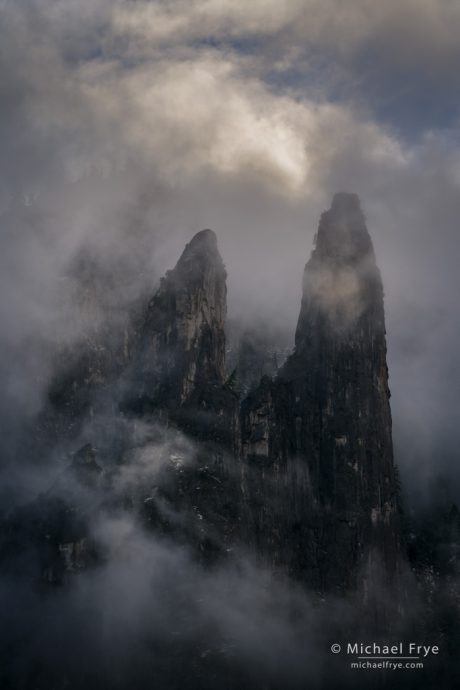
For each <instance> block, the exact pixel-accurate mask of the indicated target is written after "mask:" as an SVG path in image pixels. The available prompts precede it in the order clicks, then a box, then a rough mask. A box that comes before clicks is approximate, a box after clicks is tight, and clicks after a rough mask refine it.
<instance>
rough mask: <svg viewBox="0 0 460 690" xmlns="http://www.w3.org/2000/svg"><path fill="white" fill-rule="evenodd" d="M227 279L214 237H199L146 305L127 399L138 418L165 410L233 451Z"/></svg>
mask: <svg viewBox="0 0 460 690" xmlns="http://www.w3.org/2000/svg"><path fill="white" fill-rule="evenodd" d="M226 277H227V274H226V271H225V267H224V264H223V261H222V258H221V256H220V254H219V251H218V248H217V240H216V236H215V234H214V232H212V231H211V230H203V231H202V232H199V233H198V234H196V235H195V236H194V237H193V239H192V240H191V242H189V244H188V245H187V246H186V247H185V249H184V252H183V254H182V256H181V257H180V259H179V261H178V262H177V264H176V266H175V268H174V269H173V270H171V271H168V272H167V273H166V275H165V277H164V278H163V279H162V281H161V284H160V287H159V289H158V291H157V292H156V294H155V295H154V297H153V298H152V300H151V301H150V303H149V305H148V308H147V312H146V315H145V319H144V321H143V324H142V326H141V328H140V338H139V347H138V349H137V351H135V352H134V354H133V358H132V371H133V372H134V376H133V378H132V381H131V384H130V390H129V393H130V396H131V403H132V404H133V405H134V407H136V408H137V409H138V410H139V411H141V412H148V411H149V410H158V409H161V410H164V411H165V413H166V414H167V415H168V417H169V418H171V419H174V420H175V421H176V422H177V423H179V425H180V427H181V428H182V429H183V430H184V431H187V432H190V433H191V434H192V435H194V436H197V437H199V438H203V439H204V440H209V439H210V438H212V439H213V440H219V441H222V442H225V443H226V444H228V445H231V446H232V445H233V443H234V441H235V438H236V429H235V425H236V424H237V421H238V415H237V404H236V396H234V395H233V394H232V393H231V392H230V391H229V390H227V389H226V388H225V387H224V384H225V378H226V372H225V330H224V329H225V318H226V312H227V299H226V298H227V287H226Z"/></svg>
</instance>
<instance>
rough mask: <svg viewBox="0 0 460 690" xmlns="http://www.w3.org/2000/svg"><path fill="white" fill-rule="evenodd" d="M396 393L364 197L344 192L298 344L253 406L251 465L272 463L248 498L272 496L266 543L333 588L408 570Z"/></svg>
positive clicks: (246, 443) (248, 420)
mask: <svg viewBox="0 0 460 690" xmlns="http://www.w3.org/2000/svg"><path fill="white" fill-rule="evenodd" d="M389 397H390V393H389V389H388V370H387V364H386V342H385V321H384V308H383V289H382V282H381V277H380V272H379V270H378V268H377V266H376V262H375V255H374V250H373V247H372V241H371V239H370V236H369V233H368V231H367V228H366V224H365V220H364V216H363V214H362V211H361V208H360V204H359V199H358V197H357V196H356V195H354V194H344V193H341V194H336V195H335V197H334V199H333V202H332V206H331V208H330V210H329V211H327V212H325V213H324V214H323V215H322V217H321V221H320V224H319V229H318V234H317V237H316V246H315V248H314V250H313V253H312V256H311V258H310V260H309V262H308V263H307V265H306V268H305V273H304V281H303V296H302V306H301V311H300V316H299V321H298V325H297V331H296V337H295V350H294V352H293V354H292V355H291V357H290V358H289V359H288V361H287V362H286V364H285V365H284V367H283V368H282V370H281V371H280V373H279V376H278V378H277V379H276V380H275V381H274V382H269V381H265V382H264V383H263V385H262V386H261V387H260V388H259V390H258V391H257V392H256V393H255V394H254V395H253V396H252V397H251V398H249V399H248V401H246V403H245V404H244V405H243V425H242V427H243V452H244V456H245V458H246V460H247V462H248V463H249V467H250V466H251V461H254V460H256V461H257V463H258V466H259V467H261V466H264V467H265V471H264V473H263V477H262V478H261V477H259V478H258V479H255V476H256V475H257V471H256V472H255V473H254V471H252V470H250V469H248V471H247V477H248V495H249V496H250V495H253V496H254V497H255V500H256V502H257V500H258V496H259V498H260V492H261V491H262V492H264V491H266V492H268V499H267V500H263V501H261V503H262V505H261V508H260V512H259V518H258V520H259V524H258V526H257V529H258V533H259V535H262V536H261V537H260V540H261V547H262V549H263V550H266V551H267V553H268V552H271V553H277V552H278V550H277V547H276V542H277V541H279V560H280V562H283V561H284V562H287V563H289V564H290V567H291V569H292V570H293V571H294V572H295V573H296V574H297V575H300V576H305V577H306V578H307V580H308V581H309V582H311V583H312V584H313V585H314V586H316V587H318V588H319V589H321V590H327V589H331V588H332V589H334V588H336V589H344V588H345V589H346V588H349V587H353V586H354V585H355V584H357V581H358V579H359V577H360V575H363V576H364V572H365V570H366V569H368V566H369V565H372V564H373V563H374V562H376V561H379V562H383V563H384V566H385V567H384V570H385V572H388V573H389V574H390V575H391V574H392V573H394V572H395V570H397V567H398V559H399V552H400V547H399V538H400V534H399V512H398V495H397V493H398V492H397V480H396V476H395V467H394V464H393V448H392V436H391V413H390V405H389ZM252 465H253V466H254V462H252ZM260 479H261V481H262V484H264V483H265V487H266V488H265V489H263V488H261V487H260V481H259V486H258V480H260ZM283 487H284V488H283ZM254 492H255V494H254ZM283 492H284V493H285V494H286V495H285V496H284V497H283V496H282V495H281V494H282V493H283ZM287 496H290V500H289V501H286V497H287ZM250 500H251V499H250ZM270 503H271V505H272V506H273V505H274V506H275V513H273V512H272V513H271V514H270V512H269V510H270V508H269V507H268V506H269V505H270ZM283 505H285V506H286V507H287V506H288V505H290V506H291V507H292V511H291V512H289V511H287V510H286V509H283V508H282V506H283ZM277 506H278V507H279V510H280V511H281V513H280V514H279V515H276V510H277V509H278V508H277ZM265 542H266V543H265ZM338 563H340V567H338V565H337V564H338Z"/></svg>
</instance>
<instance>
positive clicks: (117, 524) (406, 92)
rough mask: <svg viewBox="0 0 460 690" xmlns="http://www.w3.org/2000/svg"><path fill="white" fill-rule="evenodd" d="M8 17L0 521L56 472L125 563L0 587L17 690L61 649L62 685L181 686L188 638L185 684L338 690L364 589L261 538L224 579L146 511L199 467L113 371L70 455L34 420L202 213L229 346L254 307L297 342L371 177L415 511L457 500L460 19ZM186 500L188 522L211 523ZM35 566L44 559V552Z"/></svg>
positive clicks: (33, 10) (394, 383) (289, 12)
mask: <svg viewBox="0 0 460 690" xmlns="http://www.w3.org/2000/svg"><path fill="white" fill-rule="evenodd" d="M370 8H371V9H372V11H369V10H370ZM0 14H1V21H0V46H1V49H0V150H1V153H2V155H1V156H0V319H1V322H2V332H1V336H0V382H1V383H0V419H1V442H0V443H1V445H0V448H1V452H0V481H1V490H0V497H1V499H2V508H1V513H2V519H3V518H5V519H7V518H8V516H9V515H10V514H11V513H10V511H14V510H16V509H18V508H19V509H21V507H23V506H25V505H30V504H34V502H35V501H37V500H42V499H43V496H46V495H47V492H49V491H50V488H51V487H54V488H53V489H52V491H51V493H52V494H53V495H55V496H57V497H58V498H59V499H63V500H64V499H65V500H68V498H69V496H70V500H71V502H73V501H75V497H76V496H77V495H78V496H79V497H80V499H81V500H82V506H84V517H85V519H86V518H87V517H88V515H90V516H91V529H90V531H89V532H88V533H85V535H84V538H85V539H86V540H88V543H92V542H94V544H97V550H98V552H99V553H102V554H104V555H103V557H102V561H101V562H98V563H97V567H96V564H91V566H92V567H90V568H89V569H88V570H87V571H86V570H85V571H84V572H78V577H77V576H75V577H73V578H71V582H70V584H69V589H68V590H64V589H62V590H59V591H56V592H53V595H52V596H51V595H49V594H47V595H46V596H45V597H42V596H41V594H42V593H41V592H40V593H37V592H36V591H33V590H32V589H31V588H30V587H29V585H30V583H29V582H25V581H23V580H22V579H21V578H19V579H18V578H17V577H16V575H15V573H14V572H13V573H10V574H7V575H4V576H2V581H1V586H0V597H1V604H0V605H1V608H2V611H3V617H4V620H3V626H2V628H3V632H4V633H5V638H4V639H3V640H2V646H3V645H6V647H4V648H6V649H10V648H11V649H15V650H17V649H19V650H20V655H19V656H14V655H13V661H12V666H11V667H10V668H9V669H8V673H9V674H10V675H9V676H6V675H5V676H4V682H5V683H10V685H8V684H6V685H5V687H6V688H11V690H13V687H14V688H16V687H18V688H19V687H28V685H27V683H29V682H31V679H33V680H35V681H36V683H37V687H42V685H41V683H44V682H45V680H44V679H45V678H49V676H47V675H46V674H47V673H48V672H49V669H50V667H51V666H52V664H53V663H56V666H55V668H54V671H53V673H54V674H55V675H54V676H53V677H52V682H54V683H55V685H54V686H53V685H52V686H51V687H52V688H54V687H56V689H57V688H58V687H61V686H59V685H58V683H59V682H61V679H62V677H63V675H62V674H63V673H64V671H63V669H65V674H67V676H71V677H72V678H73V679H74V681H75V687H90V688H91V687H103V686H101V685H100V683H101V682H105V683H108V685H107V687H114V688H118V687H119V688H124V687H127V685H126V683H128V681H129V680H130V679H131V681H132V683H133V685H132V687H145V683H147V682H148V681H149V678H151V676H152V674H153V675H154V676H156V677H158V678H160V679H161V680H160V682H162V683H163V686H164V687H176V685H174V683H176V682H177V676H175V675H174V669H173V668H166V665H165V666H162V665H161V660H162V657H163V655H164V654H165V651H166V650H168V654H169V653H171V650H173V656H174V658H175V659H176V660H177V664H183V669H182V671H183V672H182V675H181V677H182V678H187V677H188V676H190V684H189V685H186V684H185V685H181V688H183V687H190V688H192V687H203V688H205V687H209V688H211V687H213V685H212V682H213V678H214V677H215V675H213V674H214V673H218V672H219V673H221V672H222V669H224V670H225V669H231V673H232V674H233V673H234V674H235V677H234V678H233V676H232V677H231V682H233V684H234V685H233V686H231V687H235V688H237V687H240V686H241V687H244V686H243V685H241V684H242V683H248V682H250V681H251V682H253V683H254V685H252V686H251V687H255V688H257V687H260V688H264V687H268V685H266V684H267V683H268V682H269V681H271V682H274V683H275V684H278V685H279V687H293V688H294V687H303V686H302V683H303V682H304V679H305V675H306V674H308V677H309V678H310V680H311V684H312V685H311V687H315V684H318V687H320V684H321V682H324V674H325V673H326V676H327V665H328V664H329V663H330V657H327V656H325V650H327V649H328V645H329V646H330V643H331V641H334V637H333V636H334V633H336V632H337V630H338V629H340V630H341V631H342V632H343V630H344V629H347V626H348V629H353V626H354V625H355V624H356V620H355V618H354V614H353V601H335V600H332V601H329V602H321V601H320V599H318V597H316V595H314V594H312V595H311V596H310V595H308V594H306V593H305V591H304V590H301V589H300V587H299V588H298V587H297V586H294V585H293V584H292V583H291V582H287V580H286V579H285V578H284V576H283V575H282V574H281V575H280V574H273V573H271V572H269V571H268V570H267V569H266V568H265V566H264V565H263V564H261V563H260V562H257V561H256V560H255V559H254V558H253V556H252V555H249V554H244V553H243V554H238V558H236V557H234V556H233V555H232V554H229V555H228V562H227V561H225V562H224V563H223V564H221V563H219V564H217V565H215V567H214V568H213V569H211V570H210V571H206V570H203V569H202V568H201V566H200V565H198V564H197V562H196V558H195V556H196V554H192V553H191V552H190V548H189V547H188V546H187V545H186V544H185V543H177V541H174V542H173V540H169V539H168V537H166V536H164V535H163V536H158V535H157V534H155V535H152V533H150V532H148V529H146V526H145V524H143V523H142V524H141V523H140V522H138V521H137V519H136V518H135V517H133V515H132V514H131V513H130V512H129V510H126V509H125V507H124V502H126V501H128V503H129V501H131V505H132V504H134V503H135V504H136V508H139V509H140V510H142V506H143V503H144V501H148V499H149V496H151V495H153V493H154V492H155V491H156V487H157V485H158V482H159V481H160V478H161V477H163V478H164V476H167V475H168V472H173V473H174V472H177V471H179V470H180V467H182V466H184V467H187V463H192V462H194V461H195V459H196V457H197V456H199V449H198V450H197V448H196V446H195V445H194V442H193V441H191V440H190V439H189V438H187V437H185V436H183V435H180V434H179V435H174V434H172V432H171V431H170V430H168V429H165V428H162V427H159V426H157V425H156V423H155V424H154V423H153V422H152V423H150V422H149V423H148V424H146V425H145V426H142V425H140V424H138V425H137V426H135V425H134V426H132V425H131V424H130V423H129V421H127V420H126V419H120V418H118V417H117V418H115V416H114V414H113V401H114V400H117V399H118V398H117V395H118V394H119V391H115V390H114V389H113V388H110V389H107V390H106V391H104V395H103V396H101V400H97V401H95V402H94V409H95V410H96V411H95V412H94V414H92V416H91V415H89V416H88V417H87V418H86V419H85V425H84V426H83V428H82V429H81V430H79V431H78V432H75V434H74V435H73V436H72V434H69V436H68V438H66V439H65V440H63V441H61V442H60V443H58V444H56V445H55V446H54V448H53V449H52V450H51V451H50V450H49V449H46V450H44V448H45V446H44V445H43V444H42V443H41V441H40V439H39V438H38V437H36V436H35V431H34V430H35V428H36V427H35V426H34V425H35V423H36V420H37V418H42V416H43V415H45V414H46V409H47V405H48V403H49V391H50V386H51V385H52V383H53V381H54V380H55V378H56V376H57V374H59V373H60V371H61V369H62V364H63V363H67V361H68V359H67V358H68V353H69V352H74V353H77V354H78V353H81V352H84V351H85V347H87V345H88V343H92V342H93V341H94V340H97V338H98V337H99V335H100V334H101V333H105V332H111V333H114V334H116V335H115V337H114V340H116V342H117V343H118V340H119V341H120V342H122V341H123V338H124V334H125V332H126V330H127V329H128V328H129V324H130V323H131V320H132V319H133V318H134V319H135V318H136V315H137V314H138V313H139V310H141V309H142V307H143V305H145V304H146V303H148V301H149V299H151V297H152V296H153V294H154V293H155V291H156V289H157V287H158V284H159V281H160V278H161V277H162V276H163V275H164V274H165V273H166V271H167V270H169V269H172V268H173V267H174V265H175V264H176V262H177V260H178V258H179V256H180V254H181V252H182V250H183V247H184V245H185V243H186V242H188V241H189V240H190V239H191V238H192V237H193V235H194V234H195V233H196V232H198V231H200V230H202V229H204V228H212V229H213V230H214V231H215V233H216V234H217V237H218V244H219V250H220V253H221V255H222V257H223V260H224V262H225V265H226V270H227V275H228V277H227V285H228V324H229V333H228V342H229V343H232V342H233V340H232V338H233V337H234V334H235V333H236V334H240V333H244V332H245V331H246V330H247V331H249V332H250V331H251V328H254V324H258V326H257V327H258V330H259V332H264V333H266V334H267V337H270V338H271V340H272V342H271V344H272V345H273V346H274V347H276V348H279V350H280V351H281V350H282V351H283V352H285V351H286V350H289V348H293V346H294V334H295V328H296V323H297V319H298V316H299V310H300V304H301V297H302V276H303V270H304V266H305V263H306V262H307V261H308V259H309V256H310V253H311V251H312V249H313V247H314V238H315V234H316V232H317V228H318V222H319V218H320V215H321V213H322V212H323V211H324V210H325V209H327V208H328V207H329V206H330V202H331V198H332V196H333V194H334V193H335V192H337V191H350V192H355V193H357V194H358V195H359V197H360V199H361V204H362V207H363V210H364V213H365V216H366V220H367V227H368V229H369V232H370V235H371V237H372V241H373V244H374V248H375V254H376V259H377V264H378V266H379V268H380V271H381V273H382V279H383V285H384V291H385V314H386V329H387V344H388V365H389V375H390V381H389V383H390V389H391V393H392V397H391V409H392V417H393V440H394V446H395V460H396V463H397V465H398V467H399V469H400V473H401V481H402V493H403V499H404V505H405V509H406V512H407V513H408V514H409V515H412V514H413V513H415V514H422V513H423V511H424V510H425V509H427V506H428V507H430V506H431V504H432V503H434V502H436V501H438V500H439V501H441V502H445V503H446V504H449V505H450V503H451V502H455V501H457V502H458V501H459V498H460V496H459V491H460V475H459V472H458V450H457V448H458V440H457V427H458V404H457V391H458V390H459V388H460V368H459V366H458V355H457V349H458V347H457V343H458V341H459V339H460V319H459V310H458V298H457V293H458V256H460V234H459V232H458V219H459V217H460V193H459V192H460V189H459V187H460V150H459V145H458V144H459V128H458V103H457V99H456V93H457V92H458V68H457V66H458V59H459V54H458V53H459V48H458V40H457V37H458V35H459V32H460V12H459V11H458V9H457V8H456V7H454V4H453V3H449V2H439V1H437V0H432V1H431V0H429V1H427V2H424V3H415V2H413V1H412V0H403V1H402V2H401V0H400V1H399V2H397V3H396V2H386V3H385V7H383V6H382V7H377V6H376V4H375V3H370V1H369V2H368V1H367V0H354V1H353V2H351V3H350V4H349V6H348V5H347V8H345V7H343V6H342V3H340V2H338V0H328V2H321V3H318V2H316V0H295V1H294V2H292V3H289V7H283V9H281V5H280V3H279V2H272V0H258V1H257V2H251V3H250V6H247V3H243V2H240V1H236V2H232V3H227V2H221V1H220V0H218V1H216V2H213V3H208V2H205V1H204V0H194V1H193V2H187V3H185V2H181V1H180V0H174V2H173V3H171V4H170V6H168V7H167V6H166V3H164V2H161V1H160V0H154V1H152V2H143V1H139V2H128V1H127V0H116V1H115V2H111V1H109V0H97V1H93V2H89V1H87V0H58V1H57V2H56V1H54V0H19V1H16V2H12V1H9V0H0ZM420 37H423V40H421V38H420ZM430 94H431V96H430V97H428V96H429V95H430ZM345 279H346V276H345ZM335 289H337V290H338V291H339V293H340V299H342V298H344V297H346V296H347V291H349V290H350V289H351V290H353V289H354V288H353V286H350V285H348V283H347V281H346V280H345V281H344V285H339V286H335ZM114 347H115V345H114ZM127 347H128V348H129V343H128V345H127ZM231 357H232V354H231V353H230V355H229V359H230V360H231ZM229 373H230V372H229ZM84 443H90V444H91V445H93V446H94V447H96V446H97V448H98V454H99V456H98V457H99V458H100V459H102V463H101V466H102V478H101V480H100V482H101V484H100V485H98V486H97V487H96V488H94V487H93V488H88V487H85V488H82V487H81V486H80V485H79V484H78V482H76V481H75V478H72V477H71V476H70V475H67V474H66V470H65V468H66V467H68V465H69V463H71V462H72V458H73V456H74V454H75V453H76V452H77V451H78V449H79V448H80V447H81V446H82V445H83V444H84ZM128 446H131V447H132V448H134V450H133V451H132V453H131V455H130V463H131V464H129V465H121V464H120V462H119V459H120V458H119V455H120V450H119V448H122V449H125V448H126V447H128ZM117 448H118V450H117ZM171 458H173V460H171ZM63 472H64V478H61V479H59V478H60V477H61V475H62V473H63ZM165 473H166V475H165ZM56 482H57V483H56ZM108 486H110V490H111V491H113V492H114V495H115V496H116V500H115V499H114V500H113V502H111V501H109V504H110V505H107V496H106V490H107V487H108ZM141 487H142V488H141ZM82 496H83V497H82ZM127 497H128V498H129V500H128V498H127ZM163 507H164V510H165V511H166V512H165V516H163V517H164V519H167V520H168V521H170V522H172V523H173V524H174V525H175V526H176V527H177V530H178V532H179V533H180V532H181V530H192V531H193V530H195V529H200V525H199V522H200V521H199V516H197V515H196V514H195V515H190V514H189V513H187V511H185V512H180V511H179V512H178V513H177V514H175V515H171V514H170V513H167V511H168V508H167V506H166V505H164V506H163ZM166 513H167V515H166ZM160 517H161V516H160ZM179 542H180V540H179ZM26 558H27V559H28V564H27V568H30V569H31V570H32V571H34V569H36V568H39V567H40V564H37V563H36V559H37V554H35V553H34V552H33V549H32V551H31V552H28V553H27V556H26ZM76 570H78V567H76ZM408 578H409V581H410V575H408ZM376 596H377V597H381V598H382V600H384V599H385V596H386V595H385V593H384V592H383V591H382V592H378V593H376ZM18 602H20V604H19V603H18ZM385 605H386V604H385ZM417 606H419V600H418V599H417V597H414V611H416V607H417ZM414 616H415V613H414ZM38 631H40V634H37V632H38ZM6 638H8V639H6ZM8 645H9V647H8ZM197 655H198V656H199V657H200V659H201V662H200V663H201V664H202V666H200V669H205V671H206V673H205V675H204V676H203V677H202V678H201V680H202V683H203V685H201V686H198V685H193V683H194V682H195V683H197V682H198V681H197V680H196V678H197V676H196V672H197V669H196V667H195V666H194V663H195V659H196V658H197ZM152 658H153V659H155V662H152ZM56 660H57V662H56ZM152 663H154V664H155V667H154V668H153V667H152V666H151V664H152ZM133 669H139V670H138V674H139V675H138V676H134V677H133V676H132V674H133V673H134V671H133ZM2 673H3V670H0V679H1V678H2ZM5 673H6V671H5ZM136 673H137V672H136ZM199 673H201V670H199V671H198V674H199ZM229 673H230V671H229ZM65 674H64V675H65ZM198 677H200V676H198ZM11 678H14V681H11ZM12 682H15V683H16V685H12V684H11V683H12ZM206 683H207V685H206ZM255 683H258V685H256V684H255ZM72 687H73V686H72ZM158 687H161V685H159V686H158Z"/></svg>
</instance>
